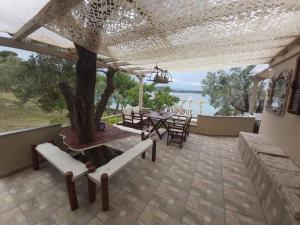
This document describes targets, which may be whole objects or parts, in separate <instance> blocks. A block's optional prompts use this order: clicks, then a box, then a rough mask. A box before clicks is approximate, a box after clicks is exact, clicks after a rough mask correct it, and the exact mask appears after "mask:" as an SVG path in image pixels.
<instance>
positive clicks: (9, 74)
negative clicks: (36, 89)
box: [0, 51, 23, 91]
mask: <svg viewBox="0 0 300 225" xmlns="http://www.w3.org/2000/svg"><path fill="white" fill-rule="evenodd" d="M13 53H14V52H8V51H1V52H0V91H10V89H11V86H12V85H13V84H14V81H15V80H14V78H15V74H16V73H19V72H20V70H21V68H22V65H23V62H22V60H21V59H19V58H18V57H16V56H17V54H15V53H14V54H13Z"/></svg>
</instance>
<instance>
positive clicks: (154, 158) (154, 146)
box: [152, 140, 156, 162]
mask: <svg viewBox="0 0 300 225" xmlns="http://www.w3.org/2000/svg"><path fill="white" fill-rule="evenodd" d="M155 160H156V140H153V144H152V161H153V162H155Z"/></svg>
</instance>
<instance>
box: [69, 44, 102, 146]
mask: <svg viewBox="0 0 300 225" xmlns="http://www.w3.org/2000/svg"><path fill="white" fill-rule="evenodd" d="M75 47H76V49H77V52H78V56H79V59H78V62H77V65H76V76H77V85H76V91H75V97H74V114H73V115H74V122H75V127H76V129H77V130H78V132H79V139H80V141H81V142H82V143H89V142H92V141H94V140H95V131H96V128H95V124H94V94H95V84H96V59H97V54H96V53H94V52H91V51H89V50H87V49H85V48H83V47H81V46H79V45H77V44H75Z"/></svg>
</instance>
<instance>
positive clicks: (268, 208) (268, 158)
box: [239, 132, 300, 225]
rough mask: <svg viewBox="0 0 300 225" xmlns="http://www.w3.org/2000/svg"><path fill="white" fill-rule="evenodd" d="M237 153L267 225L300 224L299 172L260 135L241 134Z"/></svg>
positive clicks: (278, 150)
mask: <svg viewBox="0 0 300 225" xmlns="http://www.w3.org/2000/svg"><path fill="white" fill-rule="evenodd" d="M239 150H240V151H241V155H242V158H243V160H244V161H245V164H246V166H247V168H248V171H249V173H250V176H251V177H252V182H253V184H254V187H255V189H256V191H257V194H258V196H259V199H260V202H261V204H262V206H263V211H264V214H265V217H266V219H267V221H268V224H270V225H278V224H280V225H300V169H299V168H298V167H297V166H296V165H295V164H294V163H293V161H292V160H291V159H290V158H289V157H288V155H287V154H286V153H285V152H283V151H282V150H281V149H280V148H278V147H275V146H273V145H272V144H270V143H269V142H268V141H267V139H266V138H264V137H263V136H261V135H259V134H252V133H245V132H241V133H240V136H239Z"/></svg>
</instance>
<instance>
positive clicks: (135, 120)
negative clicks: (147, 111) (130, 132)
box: [122, 111, 143, 129]
mask: <svg viewBox="0 0 300 225" xmlns="http://www.w3.org/2000/svg"><path fill="white" fill-rule="evenodd" d="M122 117H123V126H128V127H132V128H138V129H143V117H142V116H141V114H140V113H134V112H133V111H132V112H131V113H130V114H126V113H122Z"/></svg>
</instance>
